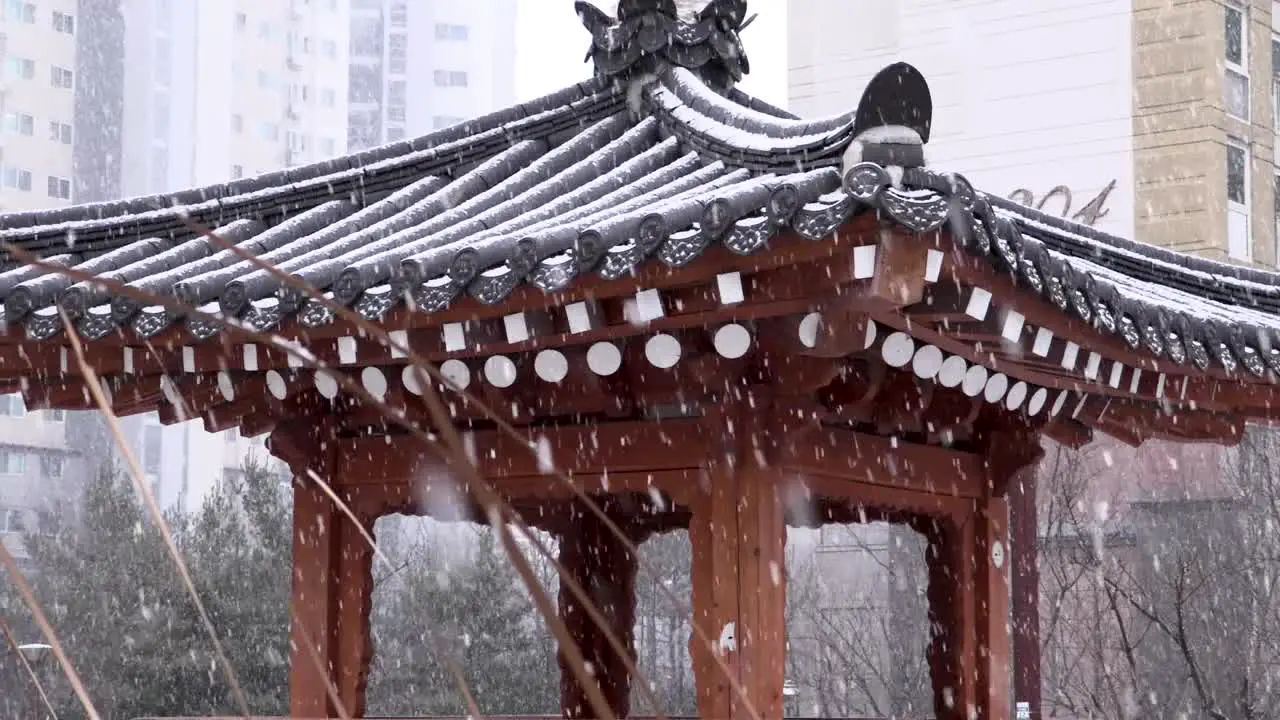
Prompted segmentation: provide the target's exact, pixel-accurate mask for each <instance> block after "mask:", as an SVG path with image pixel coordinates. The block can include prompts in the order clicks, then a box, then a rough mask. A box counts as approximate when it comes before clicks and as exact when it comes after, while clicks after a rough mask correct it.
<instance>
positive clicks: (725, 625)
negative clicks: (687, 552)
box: [689, 454, 787, 720]
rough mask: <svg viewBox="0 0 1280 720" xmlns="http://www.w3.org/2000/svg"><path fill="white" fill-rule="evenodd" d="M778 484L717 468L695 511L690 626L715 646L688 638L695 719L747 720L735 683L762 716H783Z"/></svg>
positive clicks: (752, 471) (759, 470) (754, 468)
mask: <svg viewBox="0 0 1280 720" xmlns="http://www.w3.org/2000/svg"><path fill="white" fill-rule="evenodd" d="M739 457H740V458H741V457H742V455H741V454H739ZM781 484H782V483H781V477H779V476H778V474H777V473H776V472H773V471H771V470H770V469H768V468H766V467H761V466H759V465H757V464H754V463H753V462H751V461H750V460H748V461H747V462H742V463H739V464H737V465H736V466H732V467H730V466H727V465H726V466H722V467H718V468H717V469H716V470H715V471H713V472H712V473H710V478H709V482H708V486H709V487H708V488H707V490H708V491H707V492H705V493H704V494H703V495H701V496H699V498H698V499H697V500H696V501H695V503H694V507H693V508H692V509H693V515H692V518H691V520H690V522H689V539H690V541H691V544H692V551H693V558H692V559H693V622H694V623H695V624H696V625H697V626H698V627H699V628H701V629H702V631H703V633H704V634H705V635H706V636H707V637H709V638H711V639H712V641H713V643H714V644H715V645H716V647H715V648H713V649H709V648H707V647H706V644H705V643H704V642H703V640H702V639H701V638H699V637H698V636H697V635H694V636H693V637H691V638H690V654H691V655H692V658H693V669H694V679H695V682H696V683H697V691H698V714H699V716H700V717H704V718H733V719H735V720H736V719H739V718H749V717H751V712H750V710H749V709H748V705H747V703H745V702H743V700H742V698H741V697H740V696H739V695H738V694H737V693H735V692H734V691H733V683H734V682H736V683H738V684H740V685H741V687H742V689H743V690H744V691H745V695H746V697H747V700H748V702H749V703H750V706H751V707H753V708H754V710H755V712H756V714H758V716H759V717H760V718H762V719H763V720H773V719H775V718H781V717H782V714H783V696H782V687H783V682H784V674H785V670H786V613H785V605H786V567H785V557H784V552H785V548H786V537H787V533H786V525H785V521H784V516H783V504H782V497H781ZM717 656H719V658H720V659H721V660H722V661H723V663H724V664H725V665H726V666H727V667H728V674H726V673H725V670H724V669H723V668H722V667H720V664H719V663H717V662H716V657H717Z"/></svg>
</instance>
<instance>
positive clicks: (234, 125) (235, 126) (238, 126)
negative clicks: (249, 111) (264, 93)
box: [231, 113, 244, 135]
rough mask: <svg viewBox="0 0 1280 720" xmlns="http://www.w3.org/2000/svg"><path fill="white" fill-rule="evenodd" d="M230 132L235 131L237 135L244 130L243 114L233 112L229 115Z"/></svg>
mask: <svg viewBox="0 0 1280 720" xmlns="http://www.w3.org/2000/svg"><path fill="white" fill-rule="evenodd" d="M231 132H233V133H236V134H237V135H238V134H240V133H242V132H244V116H243V115H241V114H240V113H233V114H232V115H231Z"/></svg>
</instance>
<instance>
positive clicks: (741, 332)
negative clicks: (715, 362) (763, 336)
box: [713, 323, 751, 360]
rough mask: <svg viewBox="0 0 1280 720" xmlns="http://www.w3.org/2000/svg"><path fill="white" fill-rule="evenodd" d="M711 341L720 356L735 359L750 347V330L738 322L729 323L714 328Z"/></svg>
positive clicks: (745, 352)
mask: <svg viewBox="0 0 1280 720" xmlns="http://www.w3.org/2000/svg"><path fill="white" fill-rule="evenodd" d="M713 343H714V344H715V346H716V352H717V353H720V356H721V357H724V358H728V359H729V360H737V359H738V358H740V357H742V356H743V355H746V354H747V351H748V350H750V349H751V331H750V330H748V329H746V328H745V327H743V326H742V325H739V324H738V323H729V324H728V325H724V326H722V327H721V328H720V329H719V330H716V336H715V338H714V340H713Z"/></svg>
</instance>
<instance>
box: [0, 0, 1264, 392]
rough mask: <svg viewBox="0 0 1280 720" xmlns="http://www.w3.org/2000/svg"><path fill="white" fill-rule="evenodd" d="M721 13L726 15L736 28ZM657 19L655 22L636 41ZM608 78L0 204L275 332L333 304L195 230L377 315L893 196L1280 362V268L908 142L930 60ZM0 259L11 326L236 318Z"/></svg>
mask: <svg viewBox="0 0 1280 720" xmlns="http://www.w3.org/2000/svg"><path fill="white" fill-rule="evenodd" d="M648 4H652V5H656V6H663V5H664V3H662V2H659V1H658V0H654V2H652V3H648ZM623 5H624V6H628V5H631V6H636V5H646V3H645V2H640V1H639V0H635V1H634V2H624V3H623ZM737 6H738V3H734V2H728V1H727V0H726V1H724V2H713V3H710V4H709V5H708V8H707V11H706V12H713V11H714V12H713V15H714V13H729V15H730V16H731V19H732V20H733V21H734V22H737V23H741V21H742V14H743V13H741V12H738V11H737V10H736V9H735V8H737ZM659 12H660V14H661V13H665V12H666V10H665V9H663V8H661V7H660V8H659ZM637 17H639V16H637ZM643 17H651V16H650V15H645V16H643ZM720 17H721V16H720V15H715V17H714V18H713V19H715V18H720ZM632 19H635V18H632ZM597 20H599V18H597ZM641 20H643V18H641ZM591 22H592V21H591V20H590V19H588V24H589V25H590V24H591ZM600 22H603V20H600ZM620 22H623V24H626V22H630V21H629V20H626V19H624V20H623V21H620ZM645 22H648V21H643V22H642V21H640V20H637V21H636V22H635V23H633V24H635V25H636V28H641V27H647V26H646V25H645ZM716 23H719V24H716ZM712 24H713V25H714V26H715V27H717V28H720V29H719V30H717V31H716V32H720V33H721V34H724V33H726V32H729V31H728V30H726V29H725V28H726V27H729V28H730V29H732V27H737V26H736V25H735V26H732V27H730V26H729V25H725V24H724V22H722V20H721V19H715V22H714V23H712ZM601 27H604V26H601ZM616 27H617V23H612V24H609V25H608V27H605V28H604V29H603V30H600V32H603V33H605V35H604V36H601V35H600V34H599V33H596V35H595V39H594V41H593V48H596V49H597V50H599V51H609V52H613V51H614V50H617V49H618V48H617V47H614V46H611V45H608V43H610V42H615V41H616V42H622V41H620V40H618V39H617V37H615V36H616V35H617V33H618V32H622V31H619V30H616ZM609 28H615V29H612V30H611V29H609ZM731 34H732V35H733V37H734V38H735V42H736V31H734V32H732V33H731ZM601 37H604V38H605V40H602V39H601ZM642 37H643V36H642V35H641V34H640V30H639V29H637V30H636V32H635V33H634V34H633V36H632V37H631V39H630V40H627V41H626V42H624V43H623V46H626V47H630V46H631V45H629V44H628V43H640V42H641V39H642ZM710 37H712V35H708V38H710ZM608 38H613V40H609V39H608ZM708 42H711V41H710V40H708ZM716 42H719V41H716ZM602 43H604V45H602ZM623 46H618V47H623ZM610 47H613V50H609V48H610ZM601 48H603V49H604V50H601ZM721 50H722V51H724V52H728V50H725V49H724V48H723V47H722V48H721ZM734 57H736V56H734ZM600 75H601V76H600V77H597V78H596V79H594V80H591V81H588V82H585V83H582V84H579V85H574V86H572V87H569V88H566V89H564V90H562V91H560V92H557V93H554V94H552V95H549V96H547V97H545V98H542V99H540V100H537V101H534V102H532V103H527V104H524V105H519V106H516V107H513V108H510V109H507V110H503V111H500V112H496V113H492V114H490V115H487V116H484V117H481V118H478V119H476V120H472V121H469V122H466V123H463V124H461V125H458V126H455V127H451V128H447V129H444V130H441V131H439V132H436V133H433V134H431V135H427V136H424V137H421V138H418V139H416V140H412V141H406V142H400V143H394V144H391V145H387V146H383V147H380V148H376V149H373V150H369V151H366V152H362V153H357V154H353V155H350V156H345V157H341V158H336V159H333V160H329V161H325V162H322V163H317V164H314V165H309V166H305V167H299V168H294V169H290V170H286V171H280V172H276V173H270V174H267V175H263V176H260V177H256V178H249V179H244V180H237V181H234V182H230V183H225V184H220V185H214V186H210V187H205V188H198V189H194V190H188V191H184V192H179V193H175V194H172V195H164V196H153V197H145V198H135V199H130V200H123V201H116V202H107V203H96V204H90V205H78V206H74V207H69V208H62V209H57V210H49V211H42V212H27V213H16V214H10V215H3V216H0V240H3V241H5V242H8V243H13V244H15V245H18V246H20V247H22V248H24V249H26V250H28V251H31V252H34V253H36V254H38V255H40V256H42V257H44V258H45V259H47V260H50V261H53V262H57V263H61V264H65V265H68V266H72V267H76V268H78V269H80V270H83V271H86V272H91V273H93V274H97V275H101V276H103V277H105V278H109V279H111V280H114V281H117V282H120V283H124V284H126V285H128V286H131V287H134V288H137V289H140V290H143V291H145V292H147V293H151V294H157V295H170V294H171V295H174V296H176V297H177V298H179V299H180V300H182V301H184V302H185V303H188V304H191V305H195V306H198V307H200V308H201V309H202V310H205V311H208V312H215V313H221V314H222V315H223V316H226V317H236V318H240V319H242V320H244V321H246V322H248V323H249V324H250V325H251V326H252V327H255V328H257V329H262V330H265V329H270V328H273V327H275V326H276V325H278V324H279V323H280V322H281V321H282V320H284V319H285V318H287V317H290V316H295V315H296V316H297V317H298V319H299V321H300V322H301V323H302V324H304V325H309V326H317V325H322V324H325V323H328V322H330V321H331V320H332V313H331V311H330V310H329V309H327V308H325V307H324V306H323V305H321V304H319V303H316V302H314V301H311V300H308V299H306V298H304V297H302V296H301V295H300V294H299V293H298V292H297V291H295V290H293V289H292V288H290V287H287V286H283V285H282V284H281V282H280V281H279V280H278V279H277V278H276V277H274V276H272V275H271V274H268V273H267V272H264V271H262V270H259V269H258V268H257V267H256V266H254V265H253V264H252V263H250V262H248V261H245V260H243V259H242V258H241V256H240V255H238V254H236V253H235V252H233V251H231V250H227V249H223V248H220V247H219V245H218V243H217V242H216V241H215V240H213V239H211V238H209V237H207V236H205V235H203V234H201V233H200V232H198V231H197V230H196V229H195V228H196V227H198V226H207V227H214V228H216V229H217V234H218V235H219V236H220V237H221V238H223V239H224V240H226V241H227V242H230V243H232V244H234V245H237V246H238V247H239V248H241V249H243V250H246V251H249V252H251V253H253V254H256V255H258V256H260V257H261V258H263V259H264V260H268V261H270V262H271V263H273V264H275V265H276V266H278V267H279V268H281V269H282V270H284V271H286V272H287V273H290V274H292V275H293V276H295V277H297V278H301V279H303V280H305V281H307V282H308V283H310V284H311V285H313V286H315V287H316V288H319V289H321V290H323V291H324V292H326V293H327V294H328V295H329V296H330V297H332V298H333V299H336V300H338V301H340V302H342V303H344V304H348V305H350V306H352V307H354V308H355V309H357V310H358V311H359V312H360V313H362V314H363V315H365V316H366V317H369V318H379V317H381V316H382V315H383V314H384V313H385V312H386V311H387V310H389V309H390V308H392V307H393V306H395V305H397V304H401V303H404V302H405V301H406V299H408V298H411V299H412V301H413V307H414V308H415V309H416V310H417V311H418V312H426V313H429V312H432V311H436V310H439V309H441V308H444V307H446V306H447V305H449V304H450V303H451V302H453V301H454V300H455V299H457V298H459V297H460V296H462V295H464V294H468V295H471V296H473V297H475V298H476V299H478V300H479V301H481V302H484V303H497V302H500V301H501V300H503V299H504V298H505V297H506V296H507V295H508V294H509V293H510V292H511V291H512V290H513V289H514V288H516V287H517V286H519V285H521V284H531V285H534V286H536V287H538V288H541V289H542V290H546V291H551V290H556V289H559V288H563V287H565V286H566V285H568V284H570V283H572V282H574V280H575V278H577V277H578V276H581V275H586V274H592V273H594V274H598V275H603V276H605V277H618V276H621V275H624V274H626V273H628V272H630V271H631V270H632V268H634V267H635V266H636V265H638V264H640V263H645V262H661V263H666V264H668V265H682V264H685V263H689V262H691V261H693V260H694V259H696V258H697V257H698V256H699V254H700V253H701V252H702V251H703V250H704V249H705V248H707V247H708V246H710V245H712V244H716V243H718V244H721V245H723V246H725V247H727V248H729V249H730V250H732V251H733V252H736V253H742V254H748V253H753V252H756V251H758V250H760V249H761V248H762V247H764V245H765V244H766V242H767V241H768V240H769V239H770V237H772V236H773V235H775V234H776V233H779V232H783V231H794V232H795V233H798V234H800V235H802V236H805V237H809V238H813V239H821V238H824V237H828V236H829V235H830V234H831V233H832V232H833V231H834V230H835V229H836V228H837V227H838V226H839V225H841V224H842V223H844V222H845V221H846V220H848V219H849V218H850V217H852V216H853V215H855V214H857V213H860V212H866V211H876V212H878V213H880V215H881V216H882V217H885V218H889V219H892V220H894V221H896V222H898V223H900V224H901V225H902V226H904V227H906V228H907V229H909V230H912V231H916V232H928V231H932V230H935V229H939V228H944V226H945V229H947V230H949V231H950V232H951V233H952V235H953V236H954V237H955V238H956V239H957V241H958V242H961V243H962V244H964V245H965V246H966V247H967V248H968V249H970V250H971V251H972V252H974V253H976V254H978V255H980V256H982V257H984V258H987V259H988V260H989V261H990V262H991V263H992V264H993V265H994V266H996V267H997V268H999V269H1001V270H1005V271H1010V270H1012V271H1013V272H1014V273H1015V274H1016V275H1017V277H1018V279H1019V282H1020V283H1021V284H1022V285H1024V286H1025V287H1026V288H1027V289H1028V290H1030V291H1032V292H1035V293H1041V294H1043V295H1044V296H1045V297H1047V298H1048V299H1050V300H1051V301H1052V302H1054V303H1055V304H1057V305H1058V307H1060V308H1062V309H1063V310H1064V311H1067V312H1071V313H1075V314H1077V315H1078V316H1080V317H1082V318H1083V319H1085V320H1086V321H1089V322H1091V323H1093V324H1095V326H1097V327H1100V328H1102V329H1104V330H1107V331H1110V332H1115V333H1117V334H1119V335H1120V336H1121V337H1122V338H1123V339H1124V340H1125V341H1126V342H1128V343H1129V345H1131V346H1133V347H1135V348H1138V347H1145V348H1146V350H1147V351H1148V352H1150V353H1153V354H1154V355H1157V356H1161V357H1166V358H1170V359H1172V360H1174V361H1175V362H1191V363H1194V364H1195V365H1197V366H1199V367H1201V368H1205V367H1208V366H1209V365H1210V364H1215V365H1218V366H1220V367H1225V368H1227V369H1229V370H1234V369H1235V368H1236V366H1238V365H1243V366H1244V367H1246V368H1247V369H1248V370H1249V371H1251V372H1253V373H1254V374H1257V375H1261V374H1263V373H1264V372H1265V370H1266V368H1267V367H1268V366H1269V367H1271V368H1272V369H1273V370H1275V371H1277V372H1280V342H1277V338H1280V316H1278V313H1280V283H1277V279H1278V278H1277V275H1276V274H1274V273H1271V272H1264V271H1261V270H1254V269H1248V268H1241V267H1236V266H1232V265H1226V264H1222V263H1216V262H1212V261H1208V260H1204V259H1199V258H1194V257H1190V256H1186V255H1182V254H1178V253H1174V252H1171V251H1168V250H1163V249H1159V248H1155V247H1152V246H1148V245H1145V244H1142V243H1139V242H1134V241H1130V240H1125V239H1122V238H1117V237H1114V236H1110V235H1106V234H1104V233H1101V232H1098V231H1096V230H1093V229H1090V228H1087V227H1084V226H1081V225H1077V224H1075V223H1071V222H1069V221H1064V220H1060V219H1057V218H1053V217H1050V216H1046V215H1044V214H1043V213H1040V212H1037V211H1035V210H1031V209H1028V208H1025V207H1022V206H1020V205H1017V204H1014V203H1011V202H1009V201H1006V200H1003V199H1000V198H996V197H991V196H987V195H985V194H983V193H981V192H979V191H977V190H975V189H973V188H972V187H971V186H970V185H969V183H968V182H966V181H965V180H964V178H963V177H961V176H958V175H951V174H945V173H939V172H935V171H933V170H931V169H927V168H925V167H912V165H913V164H916V165H918V164H919V163H918V162H916V163H913V162H911V161H909V159H910V158H914V157H916V156H919V157H920V158H922V157H923V156H922V154H921V152H920V146H921V145H923V143H924V142H925V141H927V139H928V134H929V114H930V113H929V111H928V107H927V105H928V95H927V88H926V87H925V86H924V84H923V79H922V78H919V76H918V73H916V72H915V71H914V70H913V69H911V68H910V67H909V66H904V65H897V66H892V67H891V68H889V69H887V70H886V71H885V72H884V73H882V74H881V76H879V77H878V78H877V79H876V80H874V81H873V82H872V84H871V85H870V86H869V87H868V91H867V93H866V94H865V95H864V99H863V102H862V104H861V105H860V107H859V109H858V111H857V112H850V113H848V114H845V115H840V116H836V117H830V118H824V119H817V120H800V119H797V118H794V117H792V116H789V115H788V114H787V113H785V112H782V111H779V110H777V109H776V108H772V107H770V106H768V105H767V104H765V103H762V102H759V101H757V100H755V99H753V98H750V97H749V96H747V95H745V94H743V93H741V92H740V91H738V90H725V89H723V88H717V87H715V86H714V83H712V84H708V83H707V82H705V81H704V80H705V77H706V76H705V75H702V74H700V73H698V72H695V71H693V70H690V69H688V68H687V67H683V66H681V65H680V64H679V63H675V64H668V65H667V66H665V68H664V69H662V71H661V72H660V73H658V74H656V75H654V74H643V75H636V74H630V75H626V76H621V77H606V75H610V74H609V73H601V74H600ZM922 107H923V110H921V108H922ZM903 158H908V160H906V161H904V160H903ZM898 165H904V166H906V167H907V169H906V170H905V171H903V170H902V169H901V168H899V167H892V166H898ZM0 268H7V269H6V270H4V271H3V272H0V300H3V316H2V317H0V327H7V328H8V332H9V333H10V334H13V333H17V332H25V333H26V334H27V335H28V336H29V337H32V338H35V339H43V338H50V337H53V336H55V335H57V334H58V333H59V332H60V331H61V320H60V318H59V316H58V313H57V311H56V309H55V308H56V306H58V305H60V306H61V307H62V308H63V309H64V310H65V311H66V312H67V313H68V314H69V315H70V316H71V317H72V318H73V319H74V320H75V321H76V322H77V324H78V328H79V330H80V332H81V333H83V334H84V335H85V336H86V337H88V338H89V339H94V338H101V337H104V336H106V335H108V334H111V333H113V332H115V331H116V330H117V329H120V328H129V329H131V330H132V331H134V332H136V333H138V334H139V335H141V336H143V337H151V336H154V335H156V334H157V333H159V332H161V331H163V330H165V329H166V328H168V327H170V326H171V325H173V324H175V323H184V324H185V326H186V328H187V330H188V331H189V332H190V333H191V334H192V335H193V336H194V337H195V338H196V339H203V338H207V337H210V336H212V335H213V334H215V333H216V332H217V331H218V326H217V325H216V324H214V323H210V322H208V321H205V320H201V319H184V318H182V317H180V316H179V315H178V314H175V313H174V312H172V311H171V310H168V309H166V308H164V307H161V306H154V307H140V306H139V305H138V303H136V302H135V301H134V300H132V299H130V298H127V297H122V296H113V294H112V293H111V292H110V291H109V290H107V289H106V288H104V287H102V286H100V285H94V284H89V283H77V282H75V281H73V280H71V279H69V278H65V277H63V276H60V275H57V274H50V273H44V272H42V271H40V270H38V269H36V268H31V267H20V266H17V264H16V263H15V262H14V261H13V259H12V258H10V257H8V255H7V254H5V255H0ZM1273 346H1275V349H1273Z"/></svg>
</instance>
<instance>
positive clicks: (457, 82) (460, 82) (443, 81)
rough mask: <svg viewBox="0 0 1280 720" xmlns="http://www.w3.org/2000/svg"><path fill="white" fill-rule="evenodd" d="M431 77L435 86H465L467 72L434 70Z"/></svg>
mask: <svg viewBox="0 0 1280 720" xmlns="http://www.w3.org/2000/svg"><path fill="white" fill-rule="evenodd" d="M433 77H434V79H435V83H436V87H466V86H467V73H466V72H464V71H462V70H436V71H435V73H434V74H433Z"/></svg>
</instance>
